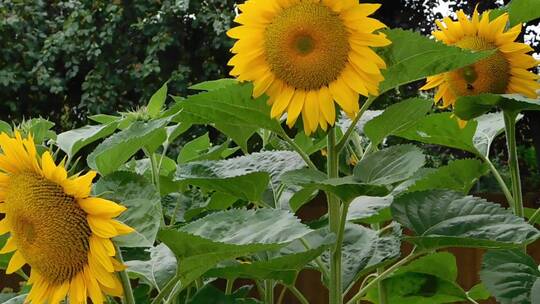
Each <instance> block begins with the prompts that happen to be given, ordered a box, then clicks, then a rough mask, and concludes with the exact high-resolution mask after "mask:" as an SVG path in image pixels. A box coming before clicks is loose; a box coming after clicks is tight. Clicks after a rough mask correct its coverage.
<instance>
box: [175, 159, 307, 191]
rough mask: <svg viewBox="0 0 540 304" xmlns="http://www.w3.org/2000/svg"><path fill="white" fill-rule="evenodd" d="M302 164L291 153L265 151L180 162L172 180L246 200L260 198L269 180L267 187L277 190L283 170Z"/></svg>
mask: <svg viewBox="0 0 540 304" xmlns="http://www.w3.org/2000/svg"><path fill="white" fill-rule="evenodd" d="M304 166H305V163H304V161H303V160H302V158H301V157H300V156H299V155H298V154H297V153H295V152H291V151H266V152H261V153H253V154H250V155H247V156H241V157H236V158H232V159H227V160H220V161H200V162H191V163H188V164H181V165H179V166H178V169H177V171H176V174H175V180H176V181H179V182H181V183H184V184H191V185H195V186H199V187H202V188H206V189H212V190H217V191H220V192H223V193H227V194H230V195H233V196H236V197H238V198H242V199H245V200H248V201H260V200H261V199H262V195H263V193H264V192H265V191H266V190H267V188H268V187H269V181H271V184H270V185H271V189H278V188H279V185H280V178H281V175H282V174H283V173H284V172H286V171H289V170H295V169H298V168H303V167H304Z"/></svg>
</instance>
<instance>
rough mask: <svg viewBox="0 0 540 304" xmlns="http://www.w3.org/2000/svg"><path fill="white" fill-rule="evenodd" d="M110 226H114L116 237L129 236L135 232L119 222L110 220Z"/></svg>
mask: <svg viewBox="0 0 540 304" xmlns="http://www.w3.org/2000/svg"><path fill="white" fill-rule="evenodd" d="M111 224H112V225H113V226H114V228H115V229H116V231H117V232H118V235H124V234H130V233H133V232H135V229H133V228H131V227H129V226H128V225H126V224H124V223H121V222H119V221H115V220H111Z"/></svg>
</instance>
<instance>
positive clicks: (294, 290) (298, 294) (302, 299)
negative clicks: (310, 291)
mask: <svg viewBox="0 0 540 304" xmlns="http://www.w3.org/2000/svg"><path fill="white" fill-rule="evenodd" d="M288 288H289V290H290V291H291V292H292V294H293V295H294V296H295V297H296V298H297V299H298V301H300V303H302V304H309V301H308V300H307V299H306V297H304V295H303V294H302V293H301V292H300V290H298V289H297V288H296V287H295V286H288Z"/></svg>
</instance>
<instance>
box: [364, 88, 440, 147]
mask: <svg viewBox="0 0 540 304" xmlns="http://www.w3.org/2000/svg"><path fill="white" fill-rule="evenodd" d="M432 106H433V101H430V100H426V99H422V98H411V99H407V100H405V101H402V102H400V103H396V104H394V105H391V106H390V107H388V108H387V109H386V110H385V111H384V112H383V113H382V114H381V115H379V116H377V117H375V118H373V119H372V120H370V121H368V122H367V123H366V125H365V127H364V132H365V133H366V135H367V136H368V137H369V139H370V140H371V144H372V145H374V146H378V145H379V144H380V143H382V141H383V140H384V139H385V138H386V137H387V136H389V135H391V134H394V133H396V132H399V131H400V130H405V129H407V128H409V127H410V126H411V125H413V124H414V123H415V122H416V121H417V120H419V119H420V118H422V117H424V116H426V114H427V113H428V112H429V111H430V110H431V107H432Z"/></svg>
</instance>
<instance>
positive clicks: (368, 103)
mask: <svg viewBox="0 0 540 304" xmlns="http://www.w3.org/2000/svg"><path fill="white" fill-rule="evenodd" d="M376 99H377V97H373V96H370V97H369V98H368V99H367V100H366V102H365V103H364V105H363V106H362V108H360V112H358V114H357V115H356V117H355V118H354V120H353V121H352V123H351V125H350V126H349V128H348V129H347V131H346V132H345V134H343V138H341V140H340V141H339V143H338V144H337V147H336V149H337V151H338V152H341V150H343V148H345V146H346V145H347V143H348V142H349V139H350V137H351V134H352V133H353V132H354V129H355V128H356V125H357V124H358V122H359V121H360V118H362V116H363V115H364V113H366V111H367V110H368V109H369V107H370V106H371V104H372V103H373V102H374V101H375V100H376Z"/></svg>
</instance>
